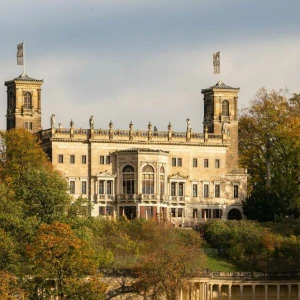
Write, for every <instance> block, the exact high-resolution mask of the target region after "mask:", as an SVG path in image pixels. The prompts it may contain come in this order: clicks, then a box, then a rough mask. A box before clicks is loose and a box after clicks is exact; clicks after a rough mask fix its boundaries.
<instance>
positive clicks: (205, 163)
mask: <svg viewBox="0 0 300 300" xmlns="http://www.w3.org/2000/svg"><path fill="white" fill-rule="evenodd" d="M204 168H208V159H207V158H205V159H204Z"/></svg>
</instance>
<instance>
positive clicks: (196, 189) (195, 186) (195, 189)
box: [193, 184, 198, 197]
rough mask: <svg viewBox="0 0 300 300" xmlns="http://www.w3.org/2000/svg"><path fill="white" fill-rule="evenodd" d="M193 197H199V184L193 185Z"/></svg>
mask: <svg viewBox="0 0 300 300" xmlns="http://www.w3.org/2000/svg"><path fill="white" fill-rule="evenodd" d="M193 197H198V184H193Z"/></svg>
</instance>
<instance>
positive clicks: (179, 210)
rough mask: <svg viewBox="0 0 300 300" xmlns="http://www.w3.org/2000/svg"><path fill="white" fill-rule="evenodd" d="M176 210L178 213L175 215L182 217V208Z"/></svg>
mask: <svg viewBox="0 0 300 300" xmlns="http://www.w3.org/2000/svg"><path fill="white" fill-rule="evenodd" d="M177 211H178V215H177V216H178V217H179V218H182V217H183V214H182V212H183V209H182V208H178V209H177Z"/></svg>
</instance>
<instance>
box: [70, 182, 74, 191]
mask: <svg viewBox="0 0 300 300" xmlns="http://www.w3.org/2000/svg"><path fill="white" fill-rule="evenodd" d="M70 194H75V180H70Z"/></svg>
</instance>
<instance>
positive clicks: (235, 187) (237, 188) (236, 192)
mask: <svg viewBox="0 0 300 300" xmlns="http://www.w3.org/2000/svg"><path fill="white" fill-rule="evenodd" d="M238 197H239V186H238V185H237V184H235V185H234V186H233V198H235V199H237V198H238Z"/></svg>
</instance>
